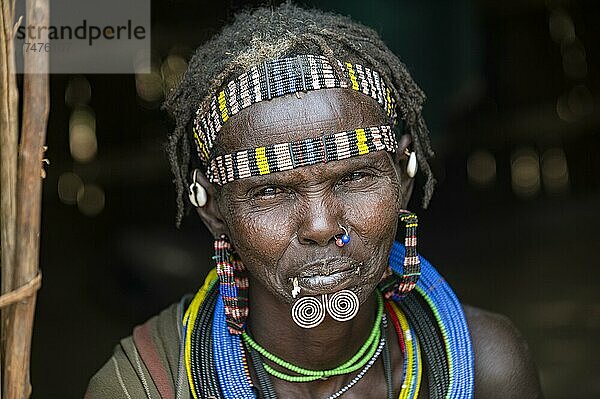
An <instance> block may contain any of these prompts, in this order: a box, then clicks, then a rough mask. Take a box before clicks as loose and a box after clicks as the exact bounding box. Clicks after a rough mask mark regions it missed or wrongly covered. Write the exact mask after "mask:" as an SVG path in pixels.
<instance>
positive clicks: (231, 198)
mask: <svg viewBox="0 0 600 399" xmlns="http://www.w3.org/2000/svg"><path fill="white" fill-rule="evenodd" d="M384 124H386V122H385V118H384V116H383V113H382V111H381V109H380V107H379V105H378V104H377V103H376V102H375V101H374V100H372V99H370V98H368V97H367V96H364V95H362V94H360V93H356V92H354V91H351V90H344V89H327V90H318V91H313V92H308V93H299V94H298V95H295V96H293V95H290V96H284V97H280V98H276V99H273V100H271V101H268V102H261V103H257V104H254V105H253V106H252V107H249V108H247V109H245V110H243V111H241V112H240V113H239V114H237V115H236V116H234V117H232V118H231V119H230V120H229V121H228V122H227V124H226V125H225V126H224V128H223V129H222V130H221V132H220V134H219V139H218V142H217V145H216V147H215V150H216V151H217V153H220V154H223V153H230V152H233V151H239V150H242V149H247V148H255V147H258V146H264V145H268V144H272V143H282V142H290V141H296V140H300V139H304V138H308V137H315V136H318V135H320V134H324V133H333V132H341V131H346V130H351V129H355V128H359V127H370V126H379V125H384ZM409 145H410V136H408V135H405V136H403V137H401V139H400V141H399V150H398V151H396V153H387V152H383V151H379V152H375V153H372V154H368V155H363V156H359V157H354V158H350V159H346V160H341V161H336V162H330V163H327V164H317V165H313V166H309V167H303V168H298V169H294V170H291V171H285V172H277V173H273V174H268V175H264V176H259V177H251V178H246V179H240V180H237V181H234V182H231V183H228V184H226V185H224V186H223V187H218V186H214V185H212V184H210V183H209V182H208V181H207V180H206V178H205V177H204V176H203V175H202V174H198V179H199V182H200V184H202V186H204V188H205V189H206V190H207V193H208V202H207V204H206V205H205V206H204V207H202V208H198V214H199V215H200V217H201V218H202V220H203V221H204V223H205V224H206V225H207V226H208V228H209V229H210V231H211V232H212V234H213V235H214V236H215V237H218V236H220V235H221V234H226V235H227V236H228V237H229V238H230V239H231V242H232V244H233V245H234V247H235V249H236V251H237V253H238V255H239V256H240V258H241V259H242V261H243V262H244V264H245V265H246V267H247V268H248V271H249V276H250V277H249V280H250V281H249V282H250V292H249V300H250V309H251V311H250V315H249V319H248V329H249V330H250V331H251V333H252V334H253V336H254V338H255V340H256V341H257V342H259V343H260V344H261V345H262V346H263V347H265V348H267V349H268V350H269V351H270V352H271V353H273V354H276V355H278V356H279V357H281V358H283V359H285V360H286V361H288V362H291V363H293V364H296V365H298V366H302V367H305V368H311V369H328V368H333V367H336V366H338V365H339V364H341V363H343V362H344V361H346V360H347V359H349V358H350V357H352V355H353V354H354V353H356V351H357V350H358V349H359V348H360V346H361V345H362V344H363V343H364V342H365V340H366V339H367V336H368V334H369V332H370V330H371V328H372V326H373V322H374V317H375V311H374V310H375V307H376V301H375V296H374V291H375V289H376V287H377V283H378V282H379V281H380V279H381V277H382V275H383V273H384V272H385V270H386V268H387V258H388V254H389V251H390V248H391V245H392V242H393V240H394V238H395V235H396V229H397V223H398V215H399V212H400V210H401V209H403V208H404V207H405V206H406V204H407V202H408V199H409V198H410V194H411V191H412V184H413V181H412V179H410V178H409V177H408V176H407V175H406V172H405V171H406V161H407V160H406V157H405V156H404V155H403V150H404V148H407V147H408V146H409ZM338 223H341V224H343V225H345V226H348V227H349V228H350V236H351V242H350V243H349V244H348V245H346V246H344V247H342V248H339V247H337V246H336V245H335V238H336V235H338V234H340V233H341V229H340V227H339V225H338ZM331 259H334V260H335V261H333V262H332V261H330V260H331ZM332 268H333V269H336V268H338V269H340V270H342V271H341V272H339V273H338V274H337V276H338V278H337V279H335V281H334V282H333V283H332V281H331V280H330V279H328V277H327V276H328V275H330V273H331V272H332ZM306 270H309V271H310V273H309V274H317V275H318V276H317V277H316V280H317V282H318V284H313V283H311V281H312V280H311V281H308V280H303V279H302V276H305V275H306ZM336 270H337V269H336ZM303 273H304V274H303ZM319 276H320V277H319ZM294 277H299V278H300V286H301V293H300V296H302V295H319V294H323V293H333V292H336V291H338V290H340V289H350V290H353V291H354V292H355V293H356V294H357V295H358V297H359V300H360V302H361V306H360V310H359V312H358V314H357V315H356V317H354V318H353V319H352V320H350V321H347V322H343V323H339V322H336V321H334V320H333V319H331V318H330V317H328V316H327V317H326V318H325V320H324V321H323V322H322V323H321V324H320V325H319V326H317V327H315V328H312V329H303V328H300V327H298V326H297V325H296V324H295V323H294V322H293V320H292V318H291V316H290V309H291V306H292V304H293V303H294V301H295V299H294V298H293V297H292V294H291V290H292V284H291V279H292V278H294ZM313 280H314V279H313ZM465 314H466V317H467V322H468V324H469V327H470V330H471V333H472V340H473V345H474V351H475V369H476V370H475V377H476V384H475V387H476V388H475V398H486V399H490V398H491V399H493V398H503V399H506V398H538V397H541V393H540V388H539V382H538V379H537V373H536V370H535V367H534V366H533V364H532V362H531V360H530V358H529V355H528V353H527V350H526V346H525V344H524V341H523V339H522V338H521V337H520V335H519V334H518V331H517V330H516V329H515V328H514V326H512V324H510V322H509V321H508V320H507V319H504V318H502V317H501V316H498V315H495V314H491V313H488V312H485V311H482V310H479V309H476V308H473V307H468V306H467V307H465ZM388 330H389V331H388V336H390V337H393V336H395V331H394V330H393V327H392V326H391V323H390V325H389V326H388ZM388 342H389V343H390V349H391V355H392V362H393V364H394V371H393V382H394V386H395V390H396V392H395V395H396V396H397V395H398V393H399V391H400V386H401V383H402V381H401V380H402V375H403V369H402V364H403V355H402V353H401V351H400V348H399V345H398V343H397V340H394V339H390V340H388ZM425 367H427V365H425ZM425 374H426V373H425V372H424V381H423V382H422V384H421V387H422V388H421V391H420V394H419V398H427V397H428V394H427V389H426V387H427V381H426V378H425ZM354 375H355V374H351V375H342V376H337V377H332V378H329V379H328V380H325V381H314V382H310V383H289V382H286V381H282V380H279V379H276V378H272V381H273V384H274V387H275V390H276V391H277V394H278V396H279V397H281V398H323V397H327V396H328V395H331V394H332V393H334V392H336V391H337V390H338V389H340V388H341V387H343V386H344V385H345V384H346V383H348V382H349V381H350V380H351V379H352V378H353V377H354ZM384 397H386V392H385V379H384V372H383V363H382V361H381V360H379V361H378V362H376V363H375V365H374V366H373V367H372V368H371V370H370V371H369V372H368V373H367V374H366V375H365V376H364V377H363V378H362V380H361V381H360V382H359V383H358V384H356V385H355V386H354V387H353V388H352V389H351V390H349V391H348V392H347V393H346V394H345V395H344V398H384Z"/></svg>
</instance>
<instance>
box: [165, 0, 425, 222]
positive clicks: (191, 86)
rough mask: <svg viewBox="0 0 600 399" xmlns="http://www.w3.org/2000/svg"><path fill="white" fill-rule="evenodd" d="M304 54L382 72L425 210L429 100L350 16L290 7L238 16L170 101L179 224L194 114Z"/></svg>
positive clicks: (198, 55) (202, 53)
mask: <svg viewBox="0 0 600 399" xmlns="http://www.w3.org/2000/svg"><path fill="white" fill-rule="evenodd" d="M302 54H312V55H323V56H325V57H327V58H328V59H329V62H330V63H331V65H337V61H336V60H342V61H345V62H350V63H356V64H361V65H363V66H366V67H369V68H371V69H373V70H376V71H378V72H379V73H380V75H381V76H382V77H383V79H384V80H385V81H386V82H387V84H388V86H389V88H390V90H391V92H392V95H393V97H394V99H395V100H396V104H397V112H398V115H399V116H400V117H401V119H402V121H403V124H404V132H406V133H408V134H410V135H411V138H412V143H413V146H414V150H415V151H416V153H417V159H418V161H419V166H420V170H421V171H423V172H424V174H425V178H426V181H425V186H424V195H423V201H422V205H423V207H424V208H426V207H427V205H428V204H429V201H430V199H431V196H432V194H433V189H434V186H435V182H436V181H435V179H434V177H433V173H432V171H431V167H430V166H429V163H428V161H427V159H428V158H430V157H432V156H433V155H434V153H433V150H432V149H431V144H430V139H429V130H428V128H427V125H426V124H425V121H424V119H423V116H422V113H421V111H422V108H423V103H424V102H425V99H426V97H425V93H423V91H422V90H421V89H420V88H419V86H417V84H416V83H415V82H414V80H413V79H412V77H411V76H410V74H409V72H408V70H407V68H406V65H404V64H403V63H402V62H401V61H400V60H399V59H398V57H396V55H395V54H394V53H392V52H391V51H390V49H389V48H388V47H387V46H386V45H385V44H384V43H383V41H382V40H381V38H380V37H379V35H378V34H377V33H376V32H375V31H374V30H373V29H371V28H368V27H365V26H364V25H361V24H359V23H357V22H354V21H352V20H351V19H350V18H348V17H345V16H341V15H337V14H332V13H327V12H323V11H320V10H314V9H313V10H307V9H303V8H300V7H298V6H296V5H294V4H292V3H291V2H287V3H283V4H281V5H279V6H277V7H275V8H271V7H261V8H257V9H254V10H249V11H242V12H240V13H239V14H237V15H236V16H235V19H234V21H233V22H232V23H231V24H230V25H228V26H226V27H225V28H223V30H222V31H221V33H220V34H218V35H216V36H214V37H213V38H212V39H210V40H209V41H208V42H206V43H205V44H203V45H202V46H200V47H199V48H198V49H197V50H196V52H195V54H194V55H193V56H192V58H191V60H190V62H189V66H188V69H187V71H186V73H185V74H184V76H183V78H182V80H181V82H180V84H179V86H178V87H177V88H176V89H175V90H174V91H173V92H171V93H170V95H169V97H168V98H167V100H166V101H165V104H164V108H165V109H166V110H167V111H169V113H170V114H171V116H172V117H173V118H174V120H175V129H174V131H173V133H172V134H171V135H170V136H169V140H168V142H167V153H168V157H169V161H170V164H171V169H172V171H173V175H174V182H175V186H176V189H177V217H176V220H177V225H178V226H179V225H180V223H181V220H182V218H183V216H184V214H185V210H186V205H185V203H184V200H183V198H184V194H185V190H186V187H188V185H189V184H190V183H189V179H190V170H191V168H194V167H199V166H200V165H199V160H196V159H195V158H197V157H191V154H192V151H193V147H192V144H193V143H192V141H191V133H190V132H191V125H192V122H193V118H194V117H195V113H196V111H197V110H198V109H201V110H206V109H207V108H208V106H209V104H210V100H211V99H212V98H213V96H214V95H215V93H217V92H218V91H219V90H220V89H221V87H222V86H224V85H225V84H227V83H228V82H229V81H230V80H232V79H234V78H236V77H237V76H239V75H240V74H242V73H244V72H246V71H247V70H248V69H250V68H251V67H253V66H255V65H258V64H261V63H263V62H265V61H269V60H272V59H276V58H285V57H292V56H295V55H302Z"/></svg>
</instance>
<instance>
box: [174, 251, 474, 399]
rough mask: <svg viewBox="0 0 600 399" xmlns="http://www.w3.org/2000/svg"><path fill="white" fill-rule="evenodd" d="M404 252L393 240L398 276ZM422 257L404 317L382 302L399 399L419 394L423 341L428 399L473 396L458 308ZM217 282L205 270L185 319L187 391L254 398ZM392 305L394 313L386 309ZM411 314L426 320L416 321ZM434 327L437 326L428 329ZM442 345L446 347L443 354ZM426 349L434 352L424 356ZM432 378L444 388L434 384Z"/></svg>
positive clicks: (238, 339)
mask: <svg viewBox="0 0 600 399" xmlns="http://www.w3.org/2000/svg"><path fill="white" fill-rule="evenodd" d="M404 251H405V249H404V246H403V245H402V244H399V243H394V245H393V247H392V251H391V254H390V266H391V267H392V270H393V272H394V273H395V274H398V275H401V274H402V269H403V264H404V263H403V261H404ZM420 260H421V277H420V279H419V281H418V283H417V286H416V289H415V291H416V292H413V293H411V294H409V295H408V296H407V298H410V297H414V298H412V299H409V300H406V301H402V302H400V304H401V306H402V309H403V311H404V312H406V316H404V312H403V311H400V310H399V309H400V308H399V307H398V306H399V305H397V304H395V303H394V302H391V301H386V304H385V306H386V308H388V313H389V315H390V317H391V320H392V322H393V323H394V327H396V330H397V331H398V330H400V331H402V333H399V334H398V340H399V343H400V345H401V348H402V347H404V349H405V353H406V356H405V360H404V373H405V374H404V378H403V388H402V389H401V392H400V399H414V398H416V397H417V395H418V392H419V387H420V381H421V373H422V364H421V354H420V353H421V345H423V348H422V350H423V353H425V354H426V356H430V357H429V358H428V359H430V360H429V361H434V362H435V364H429V363H428V367H430V368H431V369H432V370H429V369H428V375H429V376H430V381H429V385H430V392H431V393H432V396H431V397H434V396H433V394H435V395H437V397H442V398H445V399H469V398H472V395H473V381H474V378H473V374H474V373H473V352H472V347H471V340H470V336H469V332H468V328H467V324H466V320H465V317H464V314H463V312H462V307H461V305H460V303H459V302H458V299H457V298H456V296H455V295H454V293H453V292H452V290H451V288H450V287H449V286H448V284H447V283H446V282H445V281H444V279H443V278H442V277H441V276H440V275H439V274H438V273H437V271H436V270H435V269H434V268H433V266H431V264H430V263H429V262H427V261H426V260H425V259H423V258H421V259H420ZM216 280H217V278H216V273H215V272H214V271H212V272H211V273H209V276H207V279H206V281H205V284H204V286H203V287H202V288H201V289H200V290H199V291H198V293H197V294H196V296H195V297H194V299H193V300H192V302H191V304H190V306H189V308H188V310H187V312H186V314H185V316H184V319H183V324H184V334H183V337H184V339H185V341H184V342H183V343H182V345H184V354H185V363H186V370H187V374H188V381H189V384H190V390H191V393H192V396H193V397H194V398H195V399H198V398H200V397H204V396H214V397H215V398H219V399H220V398H225V399H229V398H231V399H234V398H235V399H239V398H255V397H256V394H255V392H254V389H255V387H254V386H253V382H252V380H251V378H250V372H249V369H248V363H247V361H246V353H245V352H246V351H245V350H244V348H243V343H242V340H241V337H240V335H232V334H229V332H228V329H227V324H226V321H225V313H224V307H223V301H222V298H221V297H220V295H218V285H216V284H215V281H216ZM394 306H395V307H396V308H394ZM390 307H391V308H392V310H394V311H393V312H389V309H390ZM395 309H398V311H396V310H395ZM394 316H395V317H394ZM415 318H417V319H424V320H425V321H424V322H418V321H416V320H415ZM428 320H429V321H428ZM211 322H212V324H211ZM413 324H415V326H414V329H413V326H412V325H413ZM397 326H400V329H398V327H397ZM433 327H435V330H433V331H432V330H431V329H432V328H433ZM436 330H437V331H439V332H440V334H441V338H439V339H438V341H437V343H436V340H435V338H434V337H432V336H433V335H435V334H437V333H436V332H435V331H436ZM425 335H427V336H428V338H425V341H423V343H422V344H421V343H420V342H419V341H418V340H417V338H423V336H425ZM409 338H410V339H409ZM440 348H443V349H444V350H443V353H442V350H441V349H440ZM430 351H431V352H433V353H432V354H427V352H430ZM440 354H441V355H440ZM434 359H437V360H434ZM431 373H435V374H436V375H432V374H431ZM432 378H433V380H435V381H438V382H437V384H441V385H443V387H442V388H441V389H436V388H435V387H432V384H433V381H432Z"/></svg>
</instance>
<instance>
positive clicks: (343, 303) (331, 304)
mask: <svg viewBox="0 0 600 399" xmlns="http://www.w3.org/2000/svg"><path fill="white" fill-rule="evenodd" d="M324 299H325V301H324V302H325V306H326V307H327V313H329V316H331V318H332V319H334V320H336V321H348V320H350V319H353V318H354V316H356V314H357V313H358V309H359V307H360V302H359V300H358V296H357V295H356V294H355V293H354V291H351V290H341V291H338V292H336V293H335V294H333V295H331V296H330V297H328V298H324Z"/></svg>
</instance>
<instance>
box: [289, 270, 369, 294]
mask: <svg viewBox="0 0 600 399" xmlns="http://www.w3.org/2000/svg"><path fill="white" fill-rule="evenodd" d="M358 270H359V269H357V268H352V269H347V270H341V271H335V272H333V273H331V274H316V275H312V276H310V277H301V278H299V279H298V284H299V286H300V288H301V289H302V291H301V295H302V294H304V295H319V294H321V295H322V294H329V293H333V292H335V291H339V290H343V289H346V288H348V287H351V286H354V285H357V283H358V281H357V280H358V278H359V275H358V273H357V271H358Z"/></svg>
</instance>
